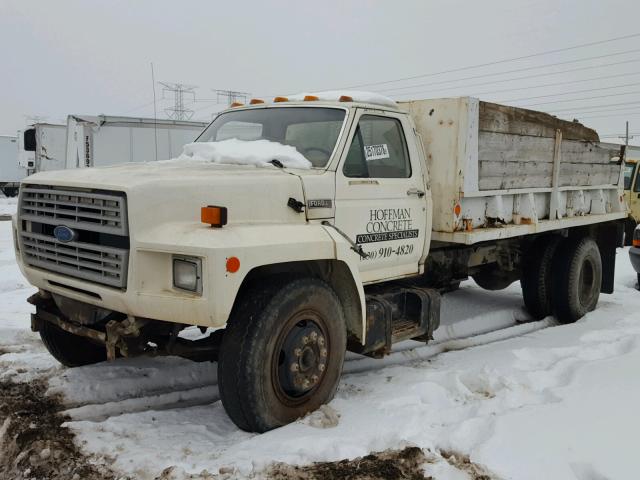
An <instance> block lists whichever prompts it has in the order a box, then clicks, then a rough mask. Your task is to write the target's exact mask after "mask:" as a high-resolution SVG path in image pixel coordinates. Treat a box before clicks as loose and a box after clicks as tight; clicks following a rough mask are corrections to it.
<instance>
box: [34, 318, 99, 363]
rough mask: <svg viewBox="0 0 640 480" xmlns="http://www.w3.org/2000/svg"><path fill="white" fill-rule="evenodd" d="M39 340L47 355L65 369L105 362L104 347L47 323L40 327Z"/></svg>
mask: <svg viewBox="0 0 640 480" xmlns="http://www.w3.org/2000/svg"><path fill="white" fill-rule="evenodd" d="M40 338H41V339H42V343H44V346H45V347H47V350H49V353H50V354H51V355H53V356H54V358H55V359H56V360H58V361H59V362H60V363H61V364H63V365H65V366H67V367H80V366H82V365H90V364H92V363H99V362H104V361H106V360H107V350H106V348H105V347H104V345H99V344H97V343H93V342H92V341H90V340H88V339H86V338H84V337H79V336H78V335H73V334H71V333H69V332H66V331H64V330H62V329H60V328H58V327H56V326H55V325H53V324H51V323H49V322H43V324H42V326H41V327H40Z"/></svg>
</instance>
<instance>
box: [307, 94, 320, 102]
mask: <svg viewBox="0 0 640 480" xmlns="http://www.w3.org/2000/svg"><path fill="white" fill-rule="evenodd" d="M318 100H320V98H318V97H316V96H315V95H305V96H304V101H305V102H317V101H318Z"/></svg>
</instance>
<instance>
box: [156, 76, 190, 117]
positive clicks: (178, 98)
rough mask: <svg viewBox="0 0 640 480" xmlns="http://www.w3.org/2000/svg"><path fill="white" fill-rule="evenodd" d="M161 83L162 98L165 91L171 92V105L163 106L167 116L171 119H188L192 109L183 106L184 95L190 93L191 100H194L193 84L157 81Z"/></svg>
mask: <svg viewBox="0 0 640 480" xmlns="http://www.w3.org/2000/svg"><path fill="white" fill-rule="evenodd" d="M158 83H159V84H160V85H162V98H164V94H165V93H166V92H170V93H173V107H170V108H165V109H164V111H165V113H166V114H167V116H168V117H169V118H172V119H173V120H189V119H190V118H191V117H193V110H190V109H188V108H186V107H185V106H184V96H185V94H186V95H190V96H191V97H192V98H193V101H194V102H195V100H196V93H195V91H194V90H195V89H196V88H197V87H196V86H195V85H186V84H184V83H170V82H158Z"/></svg>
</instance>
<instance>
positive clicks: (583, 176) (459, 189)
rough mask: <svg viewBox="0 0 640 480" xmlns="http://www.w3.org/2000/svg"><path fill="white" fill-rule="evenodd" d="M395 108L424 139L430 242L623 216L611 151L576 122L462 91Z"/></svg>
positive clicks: (618, 170) (614, 151) (615, 150)
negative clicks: (430, 204) (409, 118)
mask: <svg viewBox="0 0 640 480" xmlns="http://www.w3.org/2000/svg"><path fill="white" fill-rule="evenodd" d="M400 108H402V109H403V110H406V111H408V112H409V113H410V114H411V116H412V118H413V120H414V122H415V124H416V128H417V130H418V133H419V134H420V135H421V136H422V140H423V144H424V147H425V155H426V157H427V164H428V169H429V181H430V184H431V192H432V196H433V202H434V208H433V237H432V238H433V240H436V241H443V242H454V243H466V244H472V243H476V242H480V241H486V240H493V239H496V238H507V237H514V236H518V235H524V234H527V233H535V232H541V231H547V230H554V229H558V228H564V227H571V226H577V225H584V224H589V223H598V222H604V221H608V220H614V219H619V218H624V217H625V216H626V207H625V203H624V199H623V196H622V175H621V174H622V165H621V162H620V161H619V154H620V152H619V149H618V148H613V147H612V146H610V145H605V144H601V143H600V142H599V138H598V134H597V133H596V132H595V131H594V130H592V129H590V128H587V127H585V126H583V125H581V124H580V123H577V122H569V121H565V120H560V119H558V118H556V117H553V116H551V115H549V114H546V113H542V112H535V111H532V110H525V109H522V108H516V107H509V106H504V105H497V104H493V103H487V102H481V101H479V100H478V99H475V98H470V97H461V98H443V99H434V100H415V101H410V102H403V103H401V104H400Z"/></svg>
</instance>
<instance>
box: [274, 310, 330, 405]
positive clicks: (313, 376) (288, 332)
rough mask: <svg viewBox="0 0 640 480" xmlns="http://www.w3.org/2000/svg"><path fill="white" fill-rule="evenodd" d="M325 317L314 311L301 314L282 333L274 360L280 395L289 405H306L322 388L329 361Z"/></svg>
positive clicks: (276, 385) (288, 323)
mask: <svg viewBox="0 0 640 480" xmlns="http://www.w3.org/2000/svg"><path fill="white" fill-rule="evenodd" d="M329 354H330V345H329V337H328V335H327V329H326V325H325V322H324V320H323V318H322V317H321V316H320V315H319V314H318V313H317V312H315V311H313V310H305V311H302V312H298V313H297V314H296V315H294V316H293V317H291V318H290V319H289V320H287V321H286V322H285V325H284V328H282V330H281V331H280V334H279V336H278V339H277V342H276V348H275V349H274V354H273V359H272V362H271V364H272V369H271V371H272V379H273V385H274V386H275V390H276V394H277V395H278V397H279V398H280V400H281V401H282V402H283V403H284V404H286V405H289V406H296V405H300V404H302V403H304V402H306V401H307V400H308V399H309V397H311V396H312V395H313V394H314V392H315V391H316V390H317V389H318V387H319V386H320V384H321V383H322V380H323V378H324V375H325V372H326V370H327V363H328V360H329Z"/></svg>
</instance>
